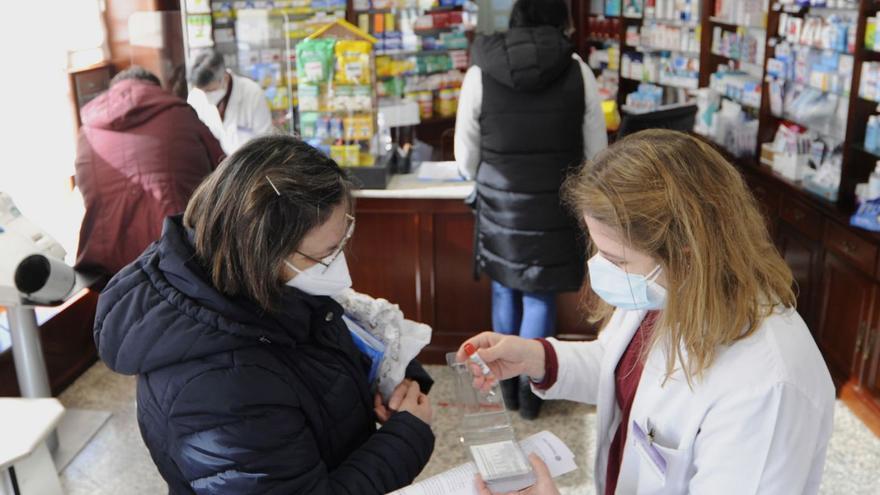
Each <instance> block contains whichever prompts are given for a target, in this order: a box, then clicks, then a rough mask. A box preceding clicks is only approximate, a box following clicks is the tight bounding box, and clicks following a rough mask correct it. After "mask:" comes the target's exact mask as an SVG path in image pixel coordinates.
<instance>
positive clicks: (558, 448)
mask: <svg viewBox="0 0 880 495" xmlns="http://www.w3.org/2000/svg"><path fill="white" fill-rule="evenodd" d="M519 445H520V447H522V449H523V451H524V452H525V454H526V455H529V454H537V455H538V457H540V458H541V459H542V460H543V461H544V462H545V463H546V464H547V468H549V469H550V474H551V475H552V476H553V477H554V478H557V477H559V476H562V475H563V474H567V473H570V472H572V471H574V470H575V469H577V465H576V464H575V462H574V454H573V453H572V452H571V449H569V448H568V446H567V445H565V443H564V442H563V441H562V440H560V439H559V437H557V436H556V435H554V434H553V433H550V432H549V431H542V432H540V433H536V434H534V435H532V436H530V437H528V438H526V439H524V440H523V441H521V442H520V443H519ZM476 476H477V467H476V466H475V465H474V463H473V462H468V463H467V464H462V465H461V466H458V467H455V468H452V469H450V470H449V471H444V472H442V473H440V474H438V475H436V476H432V477H430V478H428V479H426V480H423V481H420V482H418V483H416V484H413V485H410V486H408V487H406V488H401V489H400V490H397V491H396V492H393V493H391V494H389V495H478V493H477V487H476V486H475V480H476Z"/></svg>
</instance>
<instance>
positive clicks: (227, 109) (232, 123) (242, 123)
mask: <svg viewBox="0 0 880 495" xmlns="http://www.w3.org/2000/svg"><path fill="white" fill-rule="evenodd" d="M189 81H190V84H192V89H191V90H190V92H189V96H188V97H187V100H186V101H187V103H189V104H190V105H191V106H192V107H193V108H194V109H195V110H196V113H197V114H198V116H199V120H201V121H202V122H204V123H205V125H206V126H208V129H210V130H211V133H213V134H214V137H216V138H217V140H218V141H220V146H222V147H223V151H225V152H226V154H227V155H231V154H232V153H234V152H235V150H237V149H238V148H240V147H241V146H242V145H244V144H245V143H247V142H248V141H250V140H251V139H252V138H255V137H258V136H262V135H265V134H268V133H270V132H271V131H272V114H271V112H270V111H269V103H268V102H267V101H266V96H265V94H264V93H263V88H261V87H260V85H259V84H257V83H256V82H254V81H252V80H251V79H248V78H246V77H242V76H239V75H236V74H233V73H232V72H231V71H229V70H227V69H226V64H225V62H224V61H223V55H221V54H220V53H217V52H215V51H213V50H207V51H204V52H202V53H200V54H199V55H197V56H196V58H195V59H194V60H193V65H192V70H191V71H190V76H189Z"/></svg>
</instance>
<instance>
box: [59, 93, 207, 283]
mask: <svg viewBox="0 0 880 495" xmlns="http://www.w3.org/2000/svg"><path fill="white" fill-rule="evenodd" d="M82 120H83V125H82V128H81V129H80V134H79V142H78V143H77V150H76V183H77V185H78V186H79V188H80V191H81V192H82V195H83V200H84V201H85V206H86V214H85V217H84V218H83V222H82V227H81V228H80V233H79V249H78V251H77V260H76V266H77V268H83V269H89V270H95V271H99V272H102V273H106V274H109V275H112V274H114V273H116V272H117V271H119V270H120V269H121V268H122V267H123V266H125V265H127V264H128V263H130V262H131V261H133V260H134V259H135V258H137V257H138V255H140V254H141V252H143V250H144V249H145V248H146V247H147V246H148V245H149V244H150V243H151V242H153V241H155V240H156V239H158V238H159V236H160V234H161V233H162V222H163V220H164V218H165V217H166V216H167V215H173V214H176V213H179V212H181V211H183V210H184V209H185V208H186V203H187V201H188V200H189V197H190V195H191V194H192V193H193V191H194V190H195V188H196V186H198V185H199V183H200V182H201V181H202V179H203V178H205V176H206V175H208V174H209V173H210V172H211V171H212V170H214V168H215V167H216V166H217V164H218V163H219V162H220V160H221V159H222V158H223V150H222V149H221V148H220V143H218V142H217V140H216V139H215V138H214V136H213V135H212V134H211V131H209V130H208V128H207V127H206V126H205V125H204V124H203V123H202V122H201V121H200V120H199V118H198V117H197V116H196V112H195V110H193V109H192V107H190V106H189V105H188V104H187V103H186V102H185V101H183V100H181V99H180V98H177V97H175V96H172V95H171V94H169V93H167V92H165V91H164V90H163V89H162V88H160V87H159V86H156V85H154V84H150V83H148V82H144V81H139V80H124V81H120V82H118V83H116V84H114V85H113V86H112V87H111V88H110V89H109V90H107V91H106V92H105V93H104V94H102V95H100V96H98V97H97V98H95V99H94V100H92V101H91V102H89V103H88V104H87V105H86V106H85V107H83V109H82Z"/></svg>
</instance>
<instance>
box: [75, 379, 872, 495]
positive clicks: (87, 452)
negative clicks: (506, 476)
mask: <svg viewBox="0 0 880 495" xmlns="http://www.w3.org/2000/svg"><path fill="white" fill-rule="evenodd" d="M429 371H430V372H431V374H432V375H433V376H434V377H435V379H436V380H437V385H436V386H435V389H434V390H433V391H432V392H431V396H432V399H433V402H434V431H435V432H436V433H437V444H436V449H435V452H434V457H433V458H432V459H431V462H430V463H429V464H428V466H427V467H426V468H425V471H424V472H423V473H422V477H426V476H430V475H433V474H437V473H439V472H442V471H444V470H446V469H449V468H450V467H453V466H456V465H458V464H460V463H462V462H464V461H465V453H464V450H463V449H462V448H461V447H460V446H459V445H458V444H457V435H456V434H455V421H456V419H455V416H456V415H455V412H454V409H453V408H451V407H449V406H448V403H449V402H450V401H451V399H452V374H451V372H449V371H448V370H447V369H446V368H445V367H441V366H431V367H429ZM134 388H135V379H134V377H128V376H121V375H117V374H115V373H112V372H111V371H109V370H108V369H107V368H106V367H105V366H104V365H102V364H100V363H99V364H96V365H95V366H94V367H93V368H92V369H91V370H89V371H88V372H87V373H86V374H85V375H83V376H82V377H81V378H80V379H79V380H77V382H76V383H74V384H73V386H71V387H70V388H69V389H68V390H67V391H65V392H64V394H62V396H61V401H62V402H63V403H64V405H65V406H67V407H76V408H85V409H103V410H110V411H112V412H113V416H112V418H111V419H110V421H108V423H107V424H106V425H105V426H104V427H103V429H102V430H101V431H99V432H98V434H97V435H96V436H95V438H94V439H93V440H92V441H91V443H90V444H89V445H88V446H87V447H86V448H85V449H84V450H83V451H82V452H81V453H80V455H79V456H78V457H77V458H76V459H74V460H73V462H72V463H71V464H70V465H69V466H68V467H67V469H65V471H64V472H63V473H62V483H63V486H64V488H65V490H66V492H67V493H68V494H70V495H80V494H82V495H104V494H106V495H111V494H112V495H118V494H126V495H127V494H158V493H165V492H166V490H167V489H166V487H165V484H164V482H163V481H162V479H161V478H160V477H159V475H158V473H157V472H156V470H155V468H154V467H153V463H152V461H151V460H150V456H149V454H148V453H147V450H146V448H145V447H144V445H143V442H142V441H141V437H140V433H139V432H138V427H137V421H136V419H135V393H134ZM595 417H596V415H595V410H594V408H592V407H589V406H584V405H580V404H574V403H569V402H551V403H548V404H546V405H545V408H544V410H543V411H542V414H541V418H540V419H539V420H537V421H534V422H526V421H522V420H520V419H519V417H518V416H515V419H514V422H515V427H516V431H517V433H518V435H519V436H520V437H525V436H528V435H530V434H532V433H535V432H538V431H541V430H550V431H552V432H553V433H555V434H556V435H558V436H559V437H560V438H562V439H563V440H564V441H565V442H566V444H568V446H569V447H570V448H571V449H572V451H573V452H574V454H575V456H576V459H577V463H578V466H580V468H579V469H578V470H577V471H575V472H573V473H569V474H567V475H565V476H563V477H562V478H560V479H558V480H557V481H558V484H559V486H560V487H561V491H562V493H563V494H575V493H576V494H578V495H581V494H593V493H594V490H593V486H592V467H591V466H592V463H593V448H594V445H595V433H594V428H595V426H594V421H595ZM822 493H823V494H835V495H836V494H841V495H843V494H846V495H861V494H864V495H877V494H878V493H880V439H878V438H877V437H875V436H874V435H873V434H872V433H871V432H870V431H869V430H868V429H867V428H865V427H864V425H862V424H861V423H860V422H859V421H858V420H857V419H856V418H855V417H854V416H853V415H852V413H850V412H849V410H848V409H847V408H846V407H845V406H843V405H842V404H838V407H837V411H836V417H835V425H834V435H833V437H832V439H831V446H830V449H829V452H828V461H827V463H826V467H825V478H824V480H823V485H822Z"/></svg>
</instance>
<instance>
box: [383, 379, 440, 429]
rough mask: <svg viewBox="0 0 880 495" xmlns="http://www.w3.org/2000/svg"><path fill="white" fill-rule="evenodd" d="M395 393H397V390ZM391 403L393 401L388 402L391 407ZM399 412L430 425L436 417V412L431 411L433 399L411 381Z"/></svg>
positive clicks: (406, 388) (407, 385)
mask: <svg viewBox="0 0 880 495" xmlns="http://www.w3.org/2000/svg"><path fill="white" fill-rule="evenodd" d="M402 385H403V384H401V386H402ZM398 388H400V386H398ZM394 392H395V393H397V390H395V391H394ZM391 399H392V400H394V397H393V396H392V398H391ZM391 403H392V401H391V400H390V401H388V404H389V407H390V405H391ZM397 411H398V412H404V411H406V412H408V413H410V414H412V415H413V416H415V417H417V418H419V419H421V420H422V421H424V422H425V423H427V424H429V425H430V424H431V418H432V416H433V415H434V412H433V410H432V409H431V399H429V398H428V395H427V394H423V393H422V390H421V389H420V388H419V384H418V383H416V382H414V381H410V382H409V383H408V384H406V387H405V393H404V396H403V398H402V399H401V401H400V407H399V408H398V409H397Z"/></svg>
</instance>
